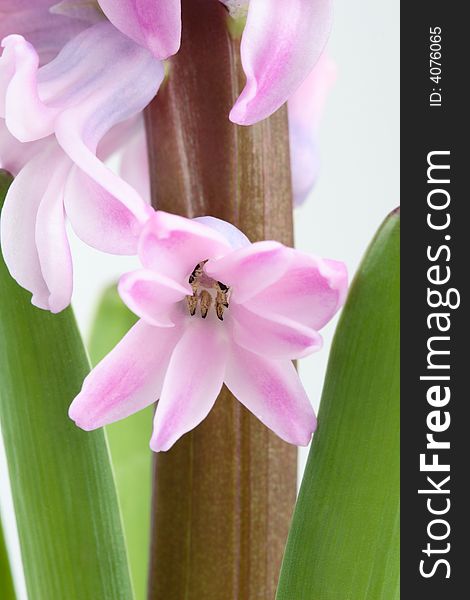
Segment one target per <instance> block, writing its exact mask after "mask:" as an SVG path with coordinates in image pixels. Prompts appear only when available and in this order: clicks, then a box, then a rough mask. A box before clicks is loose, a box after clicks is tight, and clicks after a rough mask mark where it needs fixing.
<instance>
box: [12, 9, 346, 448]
mask: <svg viewBox="0 0 470 600" xmlns="http://www.w3.org/2000/svg"><path fill="white" fill-rule="evenodd" d="M213 1H214V10H226V11H227V12H228V13H229V14H230V18H232V19H234V20H241V21H242V23H243V34H242V40H241V61H242V66H243V69H244V72H245V75H246V85H245V87H244V89H243V91H242V93H241V95H240V96H239V98H238V99H237V100H236V102H235V104H234V106H233V108H232V110H231V112H230V115H227V118H230V119H231V121H233V122H234V123H236V124H239V125H251V124H253V123H256V122H257V121H259V120H261V119H264V118H266V117H268V116H269V115H271V114H272V113H273V112H274V111H276V110H277V109H278V108H279V107H280V106H281V105H282V104H284V103H285V102H286V101H287V100H288V99H289V100H290V103H291V104H290V107H289V118H290V121H291V128H290V135H291V145H292V161H293V173H294V192H295V196H296V200H297V201H299V202H300V201H301V200H302V199H303V198H304V197H305V196H306V194H307V192H308V191H309V189H310V188H311V185H312V184H313V178H314V174H315V169H314V168H313V165H312V160H314V159H315V158H316V150H315V143H314V139H315V125H312V123H313V122H314V121H315V118H314V117H315V115H316V114H318V113H319V111H320V108H321V104H322V102H323V97H324V93H325V92H326V89H327V87H328V85H327V83H325V82H328V81H330V80H331V76H330V73H331V69H328V68H327V67H325V65H327V64H328V63H327V59H324V58H322V59H321V60H320V62H319V63H318V66H317V67H316V68H315V69H313V67H314V65H315V64H316V63H317V61H318V59H319V57H320V54H321V52H322V50H323V48H324V45H325V42H326V39H327V37H328V33H329V29H330V25H331V0H290V1H289V2H288V3H280V2H279V1H278V0H220V2H219V0H213ZM221 3H222V4H223V5H224V6H221ZM0 38H1V39H2V48H3V51H2V54H1V56H0V167H1V168H4V169H7V170H9V171H10V172H11V173H12V174H13V175H15V179H14V182H13V184H12V185H11V187H10V190H9V192H8V195H7V198H6V201H5V205H4V208H3V210H2V215H1V245H2V254H3V257H4V260H5V262H6V264H7V266H8V268H9V270H10V273H11V274H12V276H13V277H14V278H15V279H16V281H17V282H18V283H19V284H20V285H21V286H23V287H24V288H26V289H27V290H29V291H30V292H31V293H32V302H33V304H35V305H36V306H38V307H40V308H42V309H46V310H50V311H52V312H54V313H55V312H60V311H61V310H63V309H64V308H65V307H66V306H68V305H69V303H70V299H71V294H72V281H73V273H72V260H71V255H70V249H69V242H68V239H67V232H66V223H67V222H69V223H70V225H71V227H72V228H73V230H74V232H75V233H76V234H77V235H78V237H79V238H80V239H81V240H82V241H84V242H85V243H87V244H89V245H90V246H93V247H94V248H97V249H98V250H100V251H103V252H108V253H115V254H138V255H139V256H140V259H141V261H142V265H143V268H142V269H141V270H139V271H137V272H134V273H130V274H127V275H125V276H124V277H123V278H122V279H121V281H120V284H119V290H120V293H121V296H122V298H123V300H124V301H125V302H126V303H127V305H128V306H129V307H130V308H131V309H132V310H133V311H134V312H135V313H136V314H137V315H138V316H140V317H141V320H140V321H139V323H138V324H137V325H136V326H135V327H134V328H133V329H132V330H131V331H130V332H129V333H128V335H127V336H126V337H125V338H124V339H123V340H122V341H121V343H120V344H118V346H117V347H116V348H115V349H114V350H113V351H112V352H111V354H110V355H109V356H108V357H106V358H105V359H104V360H103V361H102V362H101V363H100V364H99V365H98V366H97V367H96V369H94V370H93V371H92V372H91V374H90V375H89V377H88V378H87V379H86V380H85V382H84V386H83V389H82V391H81V393H80V394H79V396H78V397H77V398H76V399H75V401H74V402H73V404H72V406H71V409H70V415H71V417H72V418H73V419H74V420H75V421H76V422H77V424H78V425H79V426H81V427H83V428H84V429H93V428H95V427H100V426H102V425H104V424H106V423H110V422H111V421H114V420H117V419H120V418H123V417H125V416H127V415H129V414H131V413H132V412H134V411H136V410H139V409H140V408H143V407H144V406H146V405H148V404H150V403H152V402H154V401H155V400H156V399H158V398H160V400H159V404H158V409H157V412H156V417H155V419H156V420H155V430H154V434H153V437H152V442H151V446H152V448H153V449H154V450H166V449H168V448H169V447H170V446H171V445H172V444H173V443H174V442H175V441H176V440H177V439H178V438H179V437H180V436H181V435H183V434H184V433H185V432H186V431H189V430H190V429H192V428H193V427H195V426H196V425H197V424H198V423H199V422H200V421H201V420H202V419H203V418H204V417H205V416H206V414H207V412H208V411H209V410H210V408H211V406H212V405H213V403H214V402H215V399H216V397H217V394H218V392H219V391H220V388H221V386H222V384H223V383H224V382H225V384H226V385H227V386H228V387H229V389H230V390H231V391H232V392H233V393H234V395H235V396H236V397H237V398H238V399H239V400H240V401H241V402H242V403H243V404H245V405H246V406H247V407H248V408H249V409H250V410H251V411H252V412H253V413H254V414H256V415H257V416H258V417H259V418H260V419H261V420H262V421H263V422H264V423H265V424H266V425H267V426H269V427H271V428H272V429H273V430H274V431H276V432H277V433H278V434H279V435H280V436H281V437H282V438H284V439H285V440H287V441H289V442H292V443H296V444H306V443H308V440H309V439H310V436H311V433H312V431H313V429H314V426H315V416H314V414H313V411H312V409H311V406H310V403H309V401H308V399H307V397H306V394H305V391H304V390H303V388H302V385H301V383H300V380H299V378H298V376H297V373H296V371H295V369H294V367H293V365H292V360H294V359H297V358H300V357H302V356H305V355H306V354H308V353H310V352H313V351H315V350H317V349H318V348H319V347H320V345H321V337H320V335H319V333H318V330H319V329H320V328H321V327H322V326H323V325H324V324H325V323H326V322H327V321H328V320H329V319H331V317H332V316H333V315H334V314H335V312H336V311H337V310H338V308H339V307H340V306H341V303H342V301H343V298H344V294H345V290H346V279H347V278H346V273H345V269H344V266H343V265H342V264H341V263H337V262H334V261H326V260H322V259H319V258H313V257H309V256H306V255H304V254H302V253H300V252H298V251H295V250H293V249H290V248H286V247H284V246H282V245H280V244H278V243H275V242H259V243H255V244H250V242H249V241H248V240H247V238H246V237H245V236H244V235H243V234H242V233H241V232H239V231H238V230H237V229H235V228H234V227H233V226H231V225H229V224H227V223H224V222H221V221H218V220H216V219H211V218H210V217H205V218H202V219H196V220H188V219H184V218H181V217H176V216H172V215H169V214H166V213H163V212H160V211H157V212H155V211H154V209H153V208H151V206H150V204H149V181H148V172H147V162H146V147H145V135H144V130H143V119H142V111H143V109H144V108H145V107H146V106H147V105H148V104H149V102H150V101H151V100H152V99H153V98H154V96H155V95H156V94H157V92H158V89H159V87H160V85H161V84H162V82H163V80H164V77H165V68H164V64H163V62H162V61H164V60H165V59H168V58H169V57H171V56H172V55H174V54H175V53H176V52H177V51H178V49H179V46H180V39H181V6H180V0H96V1H94V0H62V1H57V0H0ZM309 74H310V76H309ZM307 76H309V77H307ZM302 82H304V83H303V85H302ZM208 84H209V85H210V83H208ZM312 85H313V86H314V87H315V89H317V90H318V91H317V93H316V94H314V95H313V103H309V102H305V90H306V91H307V92H308V93H309V96H310V97H312V95H311V94H310V91H311V87H312ZM306 110H307V111H308V122H307V118H306ZM117 151H120V152H123V153H124V155H125V157H126V159H125V160H124V161H123V163H122V168H121V170H120V172H119V173H115V172H113V171H112V170H111V169H110V168H108V166H107V165H106V164H105V161H106V159H107V158H108V157H110V156H111V155H113V154H114V153H115V152H117ZM307 163H309V164H308V165H307ZM302 165H304V166H302Z"/></svg>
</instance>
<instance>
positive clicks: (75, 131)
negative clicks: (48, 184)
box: [56, 24, 164, 223]
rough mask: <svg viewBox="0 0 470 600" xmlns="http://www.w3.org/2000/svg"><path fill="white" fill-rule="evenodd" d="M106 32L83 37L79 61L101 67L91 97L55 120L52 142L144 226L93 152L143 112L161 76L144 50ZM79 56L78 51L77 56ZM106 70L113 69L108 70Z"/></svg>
mask: <svg viewBox="0 0 470 600" xmlns="http://www.w3.org/2000/svg"><path fill="white" fill-rule="evenodd" d="M110 27H111V26H110V25H109V24H105V25H95V26H94V27H92V28H91V29H89V30H87V32H84V33H87V34H88V36H89V38H90V39H87V40H85V39H84V40H83V41H84V42H85V41H87V42H89V52H88V53H87V52H85V51H84V52H83V60H84V61H85V62H90V61H93V60H94V57H95V56H96V53H99V56H100V62H101V61H103V64H104V65H105V67H104V68H103V70H102V72H101V73H100V74H99V77H97V78H96V79H95V80H93V83H92V85H93V93H92V94H90V95H89V96H88V97H87V98H86V99H84V100H82V101H81V103H80V104H79V105H76V106H74V107H72V108H68V109H67V110H64V111H63V112H62V113H61V114H60V116H59V117H58V118H57V121H56V136H57V140H58V142H59V144H60V145H61V146H62V147H63V148H64V150H65V151H66V152H67V154H69V156H70V157H71V158H72V160H73V161H74V162H75V163H76V164H77V166H78V167H80V168H81V169H82V170H83V171H84V172H85V173H86V174H87V175H89V176H90V177H91V178H92V179H94V180H95V181H96V182H97V183H98V184H99V185H101V186H102V187H103V188H104V189H105V190H106V191H108V192H109V194H111V195H112V196H114V197H115V198H116V199H117V200H119V201H120V202H121V203H122V204H123V205H124V206H126V207H127V208H128V209H129V210H130V211H131V212H132V213H133V214H134V216H135V217H136V218H137V219H138V221H140V222H141V223H145V222H146V221H147V219H148V217H149V208H148V206H147V205H146V203H145V202H144V201H143V199H142V198H141V197H140V196H139V194H138V193H137V192H136V190H134V188H133V187H132V186H130V185H129V184H127V183H126V182H125V181H123V179H122V178H120V177H118V176H117V175H115V174H114V173H113V172H112V171H111V170H110V169H109V168H107V167H106V166H105V165H103V163H102V162H101V161H100V160H99V159H98V158H97V157H96V156H95V152H96V148H97V145H98V142H99V141H100V140H101V139H102V137H103V136H104V134H105V133H106V132H107V131H109V130H110V129H111V128H112V127H113V126H114V125H115V124H117V123H119V122H122V121H125V120H126V119H129V118H130V117H132V116H134V115H136V114H138V113H140V112H141V111H142V110H143V108H145V106H146V105H147V104H148V103H149V102H150V100H151V99H152V98H153V96H154V95H155V94H156V92H157V90H158V87H159V85H160V83H161V81H162V80H163V75H164V71H163V66H162V64H161V63H160V62H158V61H156V60H155V59H154V58H153V57H152V56H151V55H150V54H149V53H148V52H147V51H146V50H145V49H141V48H140V47H139V46H136V45H135V44H133V43H132V42H129V41H126V38H124V37H123V36H121V35H120V34H119V33H118V32H117V31H116V30H113V29H112V28H111V30H110V29H109V28H110ZM105 42H106V45H105ZM104 48H105V49H106V50H107V51H109V54H110V56H109V57H108V60H107V59H106V56H104V55H103V54H104ZM80 50H81V47H80V48H77V52H78V51H80ZM108 64H112V65H113V68H112V69H109V68H108ZM135 81H138V82H139V85H138V86H136V85H135Z"/></svg>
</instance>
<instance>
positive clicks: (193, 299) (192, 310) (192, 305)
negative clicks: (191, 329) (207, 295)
mask: <svg viewBox="0 0 470 600" xmlns="http://www.w3.org/2000/svg"><path fill="white" fill-rule="evenodd" d="M197 301H198V297H197V294H194V295H193V296H186V303H187V305H188V309H189V314H190V315H191V316H192V317H194V315H195V314H196V308H197Z"/></svg>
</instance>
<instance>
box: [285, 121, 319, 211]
mask: <svg viewBox="0 0 470 600" xmlns="http://www.w3.org/2000/svg"><path fill="white" fill-rule="evenodd" d="M289 144H290V164H291V173H292V192H293V195H294V206H300V205H301V204H303V203H304V202H305V200H306V199H307V197H308V195H309V194H310V192H311V191H312V189H313V186H314V185H315V182H316V180H317V177H318V172H319V170H320V158H319V152H318V143H317V135H316V131H310V132H309V131H307V130H305V129H302V128H300V127H299V126H298V125H296V123H295V122H292V121H291V120H289Z"/></svg>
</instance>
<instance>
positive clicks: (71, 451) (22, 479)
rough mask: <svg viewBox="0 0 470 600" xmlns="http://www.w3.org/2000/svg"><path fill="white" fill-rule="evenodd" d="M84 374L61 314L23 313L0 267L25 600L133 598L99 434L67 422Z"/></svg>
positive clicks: (0, 412) (0, 386) (8, 424)
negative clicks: (25, 590) (68, 411)
mask: <svg viewBox="0 0 470 600" xmlns="http://www.w3.org/2000/svg"><path fill="white" fill-rule="evenodd" d="M8 183H9V182H8V179H7V177H6V175H5V174H0V185H1V187H2V188H3V190H5V188H6V187H7V185H8ZM2 200H3V199H2ZM0 203H1V202H0ZM87 372H88V361H87V357H86V354H85V351H84V349H83V344H82V342H81V339H80V336H79V333H78V330H77V327H76V324H75V320H74V317H73V314H72V312H71V310H70V309H67V310H65V311H63V312H62V313H60V314H59V315H51V314H49V313H48V312H46V311H41V310H39V309H37V308H35V307H33V306H32V305H31V303H30V295H29V294H28V293H27V292H25V291H24V290H22V289H21V288H20V287H19V286H18V285H17V284H16V283H15V282H14V281H13V279H12V278H11V277H10V275H9V273H8V272H7V269H6V267H5V265H4V263H3V260H1V259H0V423H1V428H2V433H3V438H4V443H5V450H6V456H7V461H8V466H9V473H10V478H11V485H12V494H13V503H14V507H15V512H16V519H17V524H18V533H19V538H20V546H21V553H22V558H23V564H24V570H25V577H26V585H27V589H28V597H29V600H65V599H67V600H130V599H132V598H133V594H132V587H131V582H130V576H129V569H128V564H127V555H126V549H125V543H124V537H123V533H122V525H121V518H120V513H119V506H118V501H117V495H116V490H115V486H114V481H113V474H112V469H111V464H110V460H109V455H108V450H107V445H106V440H105V436H104V433H103V431H102V430H100V431H95V432H89V433H87V432H84V431H81V430H80V429H78V428H77V427H76V426H75V425H74V424H73V423H72V422H71V421H70V420H69V418H68V416H67V410H68V406H69V404H70V402H71V401H72V399H73V398H74V396H75V395H76V394H77V393H78V391H79V390H80V386H81V383H82V380H83V378H84V377H85V375H86V374H87Z"/></svg>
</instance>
